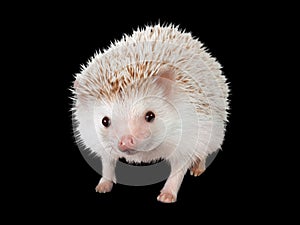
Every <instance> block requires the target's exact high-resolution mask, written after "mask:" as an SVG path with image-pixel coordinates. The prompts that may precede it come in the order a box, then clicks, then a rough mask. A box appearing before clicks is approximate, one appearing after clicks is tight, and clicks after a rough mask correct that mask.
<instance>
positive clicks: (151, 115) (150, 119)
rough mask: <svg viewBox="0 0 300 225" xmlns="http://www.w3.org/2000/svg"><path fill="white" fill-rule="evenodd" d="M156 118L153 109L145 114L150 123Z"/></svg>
mask: <svg viewBox="0 0 300 225" xmlns="http://www.w3.org/2000/svg"><path fill="white" fill-rule="evenodd" d="M154 118H155V114H154V113H153V112H151V111H149V112H147V113H146V115H145V120H146V121H147V122H148V123H151V122H153V120H154Z"/></svg>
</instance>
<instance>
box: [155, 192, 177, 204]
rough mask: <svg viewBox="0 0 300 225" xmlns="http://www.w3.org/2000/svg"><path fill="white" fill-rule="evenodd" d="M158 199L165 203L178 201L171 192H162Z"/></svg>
mask: <svg viewBox="0 0 300 225" xmlns="http://www.w3.org/2000/svg"><path fill="white" fill-rule="evenodd" d="M157 201H160V202H163V203H173V202H176V197H175V196H174V195H173V194H172V193H171V192H161V193H160V194H159V196H157Z"/></svg>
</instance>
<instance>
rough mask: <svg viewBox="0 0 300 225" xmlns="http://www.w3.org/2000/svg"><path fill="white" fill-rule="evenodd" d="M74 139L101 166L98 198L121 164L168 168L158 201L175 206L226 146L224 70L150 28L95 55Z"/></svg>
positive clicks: (77, 88)
mask: <svg viewBox="0 0 300 225" xmlns="http://www.w3.org/2000/svg"><path fill="white" fill-rule="evenodd" d="M73 92H74V108H73V111H74V118H75V120H76V121H77V126H76V129H77V130H76V135H77V136H78V137H79V139H80V141H81V142H82V143H83V144H84V146H85V147H87V148H89V149H90V150H91V151H92V152H94V153H96V154H97V155H98V156H99V157H101V160H102V178H101V179H100V182H99V184H98V185H97V187H96V191H97V192H99V193H105V192H109V191H111V189H112V186H113V183H116V176H115V166H116V162H117V160H118V159H119V158H125V159H126V160H127V161H128V162H153V161H155V160H161V159H163V160H166V161H167V162H168V163H169V164H170V167H171V172H170V174H169V177H168V179H167V181H166V183H165V185H164V187H163V188H162V190H161V192H160V194H159V195H158V197H157V200H158V201H161V202H166V203H169V202H175V201H176V199H177V193H178V190H179V188H180V185H181V183H182V180H183V177H184V175H185V173H186V172H187V170H188V169H189V170H190V172H191V175H194V176H199V175H200V174H201V173H202V172H203V171H204V170H205V160H206V157H207V156H208V155H209V154H211V153H213V152H215V151H217V150H218V149H219V148H220V147H221V144H222V142H223V139H224V131H225V125H226V121H227V112H226V110H227V109H228V102H227V97H228V87H227V84H226V79H225V77H224V76H223V75H222V72H221V66H220V64H219V63H218V62H217V61H216V60H215V59H214V58H212V57H211V56H210V54H209V53H207V52H206V51H205V48H204V47H203V45H202V43H201V42H199V41H198V40H197V39H194V38H193V37H192V36H191V34H190V33H186V32H183V31H181V30H179V29H178V27H175V26H173V25H169V26H161V25H155V26H146V27H145V28H144V29H138V30H137V31H134V32H133V34H132V35H131V36H127V35H125V36H124V37H123V38H122V40H120V41H117V42H115V43H113V44H111V46H110V48H108V49H107V50H105V51H104V52H102V53H101V52H99V53H97V54H96V55H95V56H94V57H93V58H92V60H91V61H90V62H89V63H88V65H87V66H86V67H83V69H82V71H81V73H79V74H77V75H76V80H75V82H74V91H73Z"/></svg>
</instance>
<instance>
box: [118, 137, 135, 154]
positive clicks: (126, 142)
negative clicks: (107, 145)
mask: <svg viewBox="0 0 300 225" xmlns="http://www.w3.org/2000/svg"><path fill="white" fill-rule="evenodd" d="M134 146H135V140H134V137H133V136H132V135H125V136H123V137H121V140H120V142H119V149H120V150H121V151H125V150H128V149H133V148H134Z"/></svg>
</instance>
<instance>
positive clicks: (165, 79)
mask: <svg viewBox="0 0 300 225" xmlns="http://www.w3.org/2000/svg"><path fill="white" fill-rule="evenodd" d="M175 77H176V76H175V71H174V69H173V68H171V67H170V66H163V67H161V68H160V69H159V71H158V73H157V79H156V80H155V82H156V83H157V85H158V86H160V87H162V88H163V90H164V92H165V94H166V95H167V96H170V95H171V94H172V90H173V85H174V82H175Z"/></svg>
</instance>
